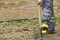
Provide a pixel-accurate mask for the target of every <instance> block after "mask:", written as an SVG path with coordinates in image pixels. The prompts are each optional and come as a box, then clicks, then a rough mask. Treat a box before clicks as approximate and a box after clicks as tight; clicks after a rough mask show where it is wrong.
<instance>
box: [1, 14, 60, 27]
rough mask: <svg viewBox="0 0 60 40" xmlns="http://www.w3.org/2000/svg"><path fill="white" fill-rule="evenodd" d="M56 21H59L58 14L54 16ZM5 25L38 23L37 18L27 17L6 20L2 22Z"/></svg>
mask: <svg viewBox="0 0 60 40" xmlns="http://www.w3.org/2000/svg"><path fill="white" fill-rule="evenodd" d="M56 22H57V23H60V15H59V16H56ZM2 23H4V24H6V25H10V24H11V25H16V24H19V25H20V24H29V25H31V26H33V25H36V24H38V19H32V20H28V19H25V20H24V19H15V20H7V21H5V22H2Z"/></svg>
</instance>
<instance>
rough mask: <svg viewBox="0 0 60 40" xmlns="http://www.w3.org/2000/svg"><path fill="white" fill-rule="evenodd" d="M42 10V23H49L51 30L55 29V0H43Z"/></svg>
mask: <svg viewBox="0 0 60 40" xmlns="http://www.w3.org/2000/svg"><path fill="white" fill-rule="evenodd" d="M42 10H43V13H42V23H46V24H48V25H49V29H48V30H49V31H54V30H55V18H54V11H53V0H43V5H42Z"/></svg>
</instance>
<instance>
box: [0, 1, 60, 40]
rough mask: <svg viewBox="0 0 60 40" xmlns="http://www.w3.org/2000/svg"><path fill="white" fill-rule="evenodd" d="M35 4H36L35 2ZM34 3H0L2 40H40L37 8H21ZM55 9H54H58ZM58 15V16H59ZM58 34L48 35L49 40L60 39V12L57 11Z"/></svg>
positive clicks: (0, 33) (0, 35)
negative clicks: (36, 39) (35, 39)
mask: <svg viewBox="0 0 60 40" xmlns="http://www.w3.org/2000/svg"><path fill="white" fill-rule="evenodd" d="M33 3H34V2H33ZM25 4H32V2H31V1H30V2H27V1H20V2H9V1H8V2H6V1H4V2H0V20H1V21H0V39H1V40H34V38H38V39H39V35H40V34H39V31H38V30H39V24H38V15H39V14H38V9H37V7H29V8H20V7H21V6H22V7H23V5H25ZM57 8H58V7H55V8H54V9H57ZM57 13H58V14H57ZM55 16H56V24H57V25H56V33H55V34H48V35H47V36H48V38H47V39H48V40H59V39H60V27H59V26H60V25H59V22H60V21H59V19H60V18H59V17H60V12H59V11H58V10H55Z"/></svg>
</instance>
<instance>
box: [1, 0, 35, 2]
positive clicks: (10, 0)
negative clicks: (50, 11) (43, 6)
mask: <svg viewBox="0 0 60 40" xmlns="http://www.w3.org/2000/svg"><path fill="white" fill-rule="evenodd" d="M0 1H3V2H20V1H27V2H34V1H35V0H0Z"/></svg>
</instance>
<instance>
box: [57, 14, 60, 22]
mask: <svg viewBox="0 0 60 40" xmlns="http://www.w3.org/2000/svg"><path fill="white" fill-rule="evenodd" d="M56 22H57V23H60V15H58V16H56Z"/></svg>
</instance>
